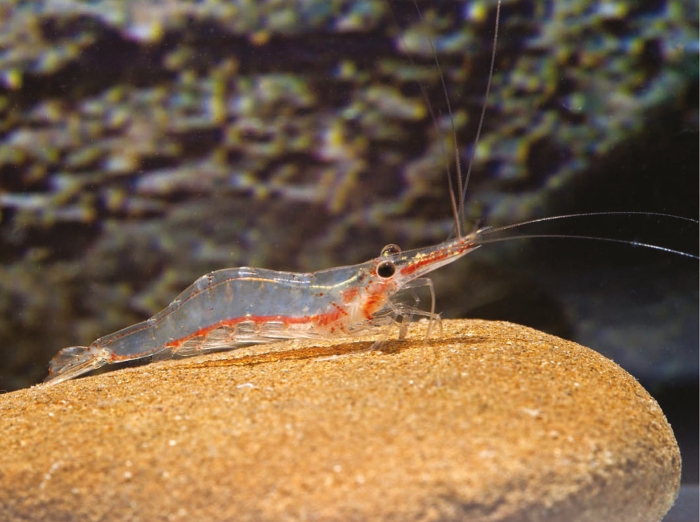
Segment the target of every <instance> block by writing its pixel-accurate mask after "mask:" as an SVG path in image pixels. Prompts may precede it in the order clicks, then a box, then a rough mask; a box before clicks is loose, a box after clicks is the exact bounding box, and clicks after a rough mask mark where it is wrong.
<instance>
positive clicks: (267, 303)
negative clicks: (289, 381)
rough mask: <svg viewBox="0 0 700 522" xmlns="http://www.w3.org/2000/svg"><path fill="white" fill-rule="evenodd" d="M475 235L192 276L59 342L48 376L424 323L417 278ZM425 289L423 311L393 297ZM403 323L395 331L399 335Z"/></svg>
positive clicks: (425, 282) (57, 378)
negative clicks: (144, 316) (150, 305)
mask: <svg viewBox="0 0 700 522" xmlns="http://www.w3.org/2000/svg"><path fill="white" fill-rule="evenodd" d="M476 238H477V236H476V235H475V234H473V235H468V236H462V237H457V238H455V239H453V240H451V241H446V242H444V243H441V244H439V245H435V246H430V247H426V248H420V249H416V250H411V251H406V252H401V249H400V248H399V247H397V246H396V245H388V246H386V247H384V249H383V250H382V252H381V254H380V256H379V257H377V258H375V259H372V260H370V261H367V262H365V263H362V264H359V265H354V266H345V267H338V268H331V269H328V270H320V271H318V272H312V273H306V274H297V273H291V272H277V271H274V270H265V269H258V268H247V267H243V268H230V269H225V270H218V271H216V272H211V273H209V274H206V275H204V276H202V277H200V278H199V279H198V280H197V281H195V282H194V283H193V284H192V285H191V286H190V287H189V288H187V289H186V290H185V291H184V292H182V293H181V294H180V295H179V296H178V297H177V298H176V299H175V300H174V301H173V302H172V303H171V304H170V305H169V306H168V307H167V308H165V309H164V310H163V311H161V312H159V313H158V314H156V315H154V316H153V317H152V318H150V319H148V320H147V321H143V322H141V323H138V324H135V325H133V326H129V327H128V328H124V329H123V330H119V331H118V332H115V333H113V334H110V335H107V336H105V337H101V338H99V339H97V340H96V341H95V342H93V343H92V344H91V345H90V346H72V347H70V348H64V349H63V350H61V351H60V352H59V353H58V354H57V355H56V356H55V357H54V358H53V359H52V360H51V362H50V366H49V376H48V377H47V379H46V382H47V383H50V384H55V383H59V382H62V381H65V380H67V379H71V378H73V377H76V376H78V375H81V374H83V373H86V372H89V371H91V370H94V369H97V368H99V367H101V366H104V365H106V364H113V363H118V362H123V361H130V360H135V359H141V358H144V357H149V356H152V355H158V354H160V355H193V354H195V353H201V352H205V351H208V350H218V349H223V348H235V347H236V346H238V345H242V344H250V343H266V342H270V341H274V340H279V339H295V338H318V339H329V338H334V337H339V336H340V337H344V336H352V335H357V334H359V333H363V332H366V331H368V330H369V329H372V328H375V327H377V326H384V325H388V324H394V323H397V322H398V319H399V318H403V317H406V316H414V315H418V316H424V317H427V318H428V319H430V320H431V324H432V321H435V320H436V319H438V318H439V315H438V314H436V313H435V294H434V292H433V287H432V282H431V280H430V279H427V278H424V277H423V276H424V275H425V274H427V273H429V272H431V271H433V270H436V269H437V268H439V267H441V266H443V265H446V264H448V263H452V262H453V261H456V260H457V259H459V258H460V257H462V256H464V255H466V254H467V253H469V252H471V251H472V250H474V249H476V248H478V245H476V243H475V241H476ZM420 286H426V287H428V288H429V289H430V292H431V296H432V305H431V309H430V311H427V310H422V309H420V308H417V307H414V306H411V305H407V304H405V303H401V302H398V301H396V300H395V299H394V297H395V296H396V294H397V293H398V292H399V291H401V290H405V289H408V288H416V287H420ZM401 322H402V329H401V335H400V337H403V336H404V335H405V333H406V327H405V326H404V325H405V324H408V323H404V322H403V321H401Z"/></svg>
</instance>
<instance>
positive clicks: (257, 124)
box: [0, 0, 699, 483]
mask: <svg viewBox="0 0 700 522" xmlns="http://www.w3.org/2000/svg"><path fill="white" fill-rule="evenodd" d="M418 6H419V7H420V11H421V15H420V16H419V14H418V12H417V11H416V7H415V5H414V3H413V2H410V1H403V0H400V1H394V2H390V3H389V2H387V1H385V0H352V1H350V0H335V1H334V0H278V1H262V0H256V1H243V0H240V1H230V0H229V1H223V0H210V1H203V2H197V3H193V2H187V1H181V0H165V1H160V2H137V1H124V2H114V1H111V0H104V1H99V0H98V1H91V2H82V1H78V0H63V1H61V2H55V1H51V0H44V1H41V0H39V1H34V2H29V3H27V2H20V1H12V0H3V1H2V2H0V390H3V391H12V390H16V389H20V388H24V387H27V386H30V385H33V384H36V383H38V382H41V381H42V380H43V379H44V377H46V373H47V366H48V361H49V360H50V359H51V358H52V357H53V356H54V355H55V354H56V353H57V352H58V350H59V349H61V348H64V347H66V346H73V345H89V344H90V343H91V342H92V341H93V340H95V339H97V338H98V337H101V336H103V335H106V334H109V333H111V332H114V331H116V330H119V329H121V328H124V327H126V326H128V325H130V324H133V323H136V322H139V321H142V320H144V319H147V318H148V317H150V316H152V315H153V314H155V313H157V312H158V311H160V310H161V309H163V308H164V307H166V306H167V305H168V304H169V303H170V302H171V301H172V300H173V299H174V298H175V297H176V296H177V295H178V294H179V293H180V292H181V291H182V290H183V289H185V288H186V287H187V286H188V285H190V284H191V283H192V282H193V281H194V280H195V279H197V278H198V277H199V276H201V275H202V274H204V273H206V272H209V271H212V270H217V269H221V268H229V267H236V266H254V267H264V268H270V269H275V270H285V271H290V272H307V271H315V270H319V269H323V268H330V267H335V266H342V265H349V264H355V263H360V262H363V261H366V260H368V259H371V258H374V257H377V256H378V255H379V253H380V251H381V250H382V247H384V246H385V245H387V244H390V243H396V244H398V245H400V246H401V247H402V248H404V249H408V248H416V247H420V246H426V245H431V244H437V243H440V242H442V241H444V240H445V238H446V237H447V236H448V235H449V234H450V233H451V231H452V229H453V226H454V221H453V217H452V215H453V214H452V206H451V203H450V195H449V189H448V182H447V178H448V175H450V174H448V173H447V172H448V170H447V169H449V171H450V172H451V175H452V176H453V179H454V176H455V175H456V167H455V163H456V162H455V143H454V140H453V137H452V136H453V135H452V128H453V126H454V129H455V135H456V138H457V140H456V141H457V143H456V154H457V156H458V157H459V162H460V164H461V166H462V168H463V169H464V170H466V168H467V165H469V163H470V158H472V156H473V162H472V169H471V173H470V178H469V186H468V191H467V197H466V214H467V215H466V220H467V223H468V226H467V231H469V230H475V229H476V228H477V227H481V226H500V225H507V224H513V223H518V222H521V221H525V220H529V219H536V218H542V217H546V216H554V215H558V214H570V213H579V212H610V211H612V212H653V213H663V214H670V215H674V216H682V217H687V218H693V219H697V217H698V156H699V145H698V22H699V20H698V4H697V2H696V1H692V0H655V1H652V2H631V1H614V0H602V1H589V0H567V1H560V2H551V1H537V0H508V1H504V2H503V11H502V16H501V23H500V27H499V37H498V43H497V56H496V63H495V70H494V73H493V79H492V85H491V93H490V96H489V98H488V100H487V102H486V113H485V119H484V126H483V129H482V132H481V137H480V139H479V141H478V143H475V138H476V135H477V128H478V124H479V116H480V113H481V110H482V105H483V103H484V94H485V91H486V85H487V81H488V72H489V62H490V56H491V49H492V41H493V35H494V27H495V1H493V0H482V1H443V2H428V1H419V2H418ZM436 58H437V61H438V62H439V66H440V68H438V66H437V64H436ZM442 78H444V82H445V87H444V88H443V83H442ZM423 93H425V96H424V95H423ZM541 225H542V226H540V224H537V225H536V226H530V227H522V228H520V229H514V230H512V231H509V234H510V236H516V235H518V234H520V235H532V234H535V235H537V234H557V235H561V234H568V235H582V236H588V237H605V238H614V239H621V240H625V241H629V242H635V243H642V244H651V245H654V246H661V247H665V248H670V249H673V250H678V251H681V252H684V253H688V254H691V255H695V256H697V249H698V227H697V224H696V223H695V224H693V223H688V222H686V221H683V220H677V219H673V218H670V217H663V216H659V215H646V216H640V215H628V216H611V215H602V216H588V217H587V218H583V219H576V220H562V221H561V222H550V223H543V224H541ZM574 225H575V227H574ZM504 236H506V237H508V234H504ZM431 278H432V279H433V280H434V283H435V291H436V296H437V311H438V312H441V313H442V316H443V317H475V318H486V319H501V320H508V321H512V322H516V323H520V324H524V325H528V326H532V327H534V328H537V329H540V330H543V331H546V332H549V333H553V334H555V335H559V336H561V337H564V338H567V339H571V340H574V341H576V342H579V343H581V344H583V345H585V346H588V347H590V348H593V349H596V350H598V351H600V352H601V353H603V354H605V355H607V356H608V357H610V358H612V359H613V360H615V361H616V362H617V363H618V364H620V365H621V366H623V367H624V368H625V369H626V370H627V371H629V372H630V373H631V374H632V375H634V376H635V377H636V378H637V379H639V380H640V381H641V382H642V384H643V385H644V386H645V387H646V388H647V389H648V390H649V391H650V393H651V394H652V395H654V396H655V397H656V398H657V400H658V401H659V402H660V404H661V406H662V408H663V410H664V412H665V413H666V415H667V416H668V417H669V420H670V422H671V424H672V425H673V428H674V430H675V433H676V437H677V438H678V439H679V444H680V446H681V449H682V451H683V459H684V469H683V481H684V482H686V483H697V482H698V468H697V462H698V345H699V340H698V328H699V327H698V263H697V260H696V259H692V258H688V257H684V256H682V255H679V254H676V253H672V252H665V251H658V250H653V249H649V248H643V247H640V246H639V245H638V244H637V245H632V244H611V243H606V242H603V241H592V240H588V239H573V238H569V239H555V238H550V239H533V240H530V241H523V240H511V241H504V242H502V243H497V244H489V245H484V246H483V248H480V249H479V251H477V252H474V253H473V254H470V255H469V256H467V257H466V258H464V259H462V260H460V261H458V262H457V263H454V264H452V265H450V266H448V267H445V268H442V269H440V270H438V271H437V272H435V273H434V274H431ZM409 335H410V333H409Z"/></svg>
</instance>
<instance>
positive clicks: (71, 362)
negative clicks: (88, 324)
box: [44, 346, 107, 384]
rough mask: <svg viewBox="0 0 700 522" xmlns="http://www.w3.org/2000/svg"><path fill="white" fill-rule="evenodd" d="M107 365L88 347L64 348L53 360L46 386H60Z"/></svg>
mask: <svg viewBox="0 0 700 522" xmlns="http://www.w3.org/2000/svg"><path fill="white" fill-rule="evenodd" d="M105 364H107V361H106V360H105V359H104V358H103V357H100V356H99V355H98V354H97V353H95V351H94V350H91V349H90V348H89V347H87V346H71V347H70V348H64V349H63V350H61V351H60V352H58V353H57V354H56V356H55V357H54V358H53V359H51V362H50V363H49V376H48V377H47V378H46V379H44V382H45V383H46V384H58V383H59V382H63V381H66V380H68V379H72V378H73V377H77V376H78V375H82V374H84V373H87V372H89V371H92V370H95V369H97V368H99V367H101V366H104V365H105Z"/></svg>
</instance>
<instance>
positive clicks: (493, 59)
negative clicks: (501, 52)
mask: <svg viewBox="0 0 700 522" xmlns="http://www.w3.org/2000/svg"><path fill="white" fill-rule="evenodd" d="M500 19H501V0H498V1H497V2H496V26H495V29H494V31H493V42H492V44H491V65H490V66H489V79H488V81H487V82H486V93H485V94H484V103H483V104H482V105H481V116H480V117H479V126H478V127H477V129H476V137H475V138H474V146H473V147H472V150H471V153H470V154H469V163H468V166H467V175H466V176H465V178H464V187H463V188H462V190H461V194H460V199H459V208H460V210H461V212H462V219H464V201H465V199H466V198H467V187H468V186H469V178H470V177H471V174H472V167H473V166H474V156H475V155H476V146H477V145H478V144H479V139H480V138H481V129H482V127H483V125H484V117H485V115H486V105H487V104H488V100H489V94H490V93H491V80H492V78H493V70H494V68H495V64H496V44H497V43H498V25H499V23H500ZM436 59H437V56H436ZM448 107H449V103H448ZM450 118H452V114H450ZM452 132H454V124H453V125H452ZM454 139H455V155H458V153H457V148H456V147H457V146H456V143H457V136H456V133H455V138H454ZM457 174H458V175H459V178H460V184H461V178H462V172H461V169H460V167H459V161H458V162H457Z"/></svg>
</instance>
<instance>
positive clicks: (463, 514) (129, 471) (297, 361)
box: [0, 320, 681, 522]
mask: <svg viewBox="0 0 700 522" xmlns="http://www.w3.org/2000/svg"><path fill="white" fill-rule="evenodd" d="M374 339H375V338H358V339H353V340H350V341H347V340H343V341H336V342H335V343H325V342H318V341H285V342H280V343H275V344H270V345H261V346H257V347H252V348H246V349H241V350H235V351H231V352H224V353H219V354H212V355H207V356H201V357H193V358H187V359H180V360H173V361H163V362H158V363H152V364H149V365H145V366H141V367H137V368H128V369H121V370H119V371H116V372H111V373H107V374H103V375H97V376H91V377H88V378H84V379H79V380H74V381H67V382H65V383H61V384H59V385H56V386H50V387H47V386H35V387H33V388H30V389H25V390H20V391H17V392H12V393H7V394H5V395H2V396H0V430H1V432H2V434H3V435H2V438H0V520H27V521H39V520H72V521H82V520H110V521H119V520H131V521H137V520H142V521H160V520H213V521H216V520H222V521H223V520H258V521H264V520H402V521H411V520H469V521H472V522H474V521H476V522H479V521H489V522H491V521H516V520H517V521H520V520H523V521H550V520H551V521H560V520H566V521H567V522H574V521H594V520H595V521H600V520H604V521H615V520H624V521H659V520H661V519H662V517H663V515H664V514H665V513H666V512H667V511H668V509H669V508H670V507H671V505H672V504H673V501H674V500H675V498H676V495H677V493H678V490H679V485H680V466H681V461H680V453H679V450H678V446H677V444H676V440H675V438H674V435H673V432H672V430H671V427H670V426H669V424H668V422H667V421H666V419H665V417H664V414H663V412H662V411H661V409H660V408H659V406H658V404H657V403H656V401H655V400H654V399H653V398H652V397H651V396H650V395H649V394H648V393H647V392H646V391H645V390H644V389H643V388H642V387H641V386H640V385H639V383H638V382H637V381H636V380H635V379H634V378H633V377H632V376H630V375H629V374H628V373H626V372H625V371H624V370H623V369H621V368H620V367H619V366H617V365H616V364H615V363H613V362H612V361H610V360H608V359H606V358H604V357H603V356H601V355H599V354H598V353H596V352H594V351H592V350H590V349H588V348H584V347H582V346H580V345H577V344H574V343H571V342H567V341H564V340H562V339H559V338H557V337H553V336H550V335H546V334H543V333H540V332H537V331H535V330H532V329H529V328H525V327H521V326H516V325H513V324H509V323H502V322H487V321H467V320H455V321H447V320H446V321H443V328H442V332H439V331H438V332H437V335H433V336H432V337H431V338H429V339H425V338H424V336H423V335H422V332H421V327H420V326H414V327H413V328H412V330H411V332H410V333H409V339H408V340H406V341H397V340H395V332H392V334H391V336H390V335H389V334H385V335H384V336H383V339H385V341H384V342H383V343H382V344H381V345H380V346H379V348H374V349H372V346H373V340H374Z"/></svg>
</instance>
